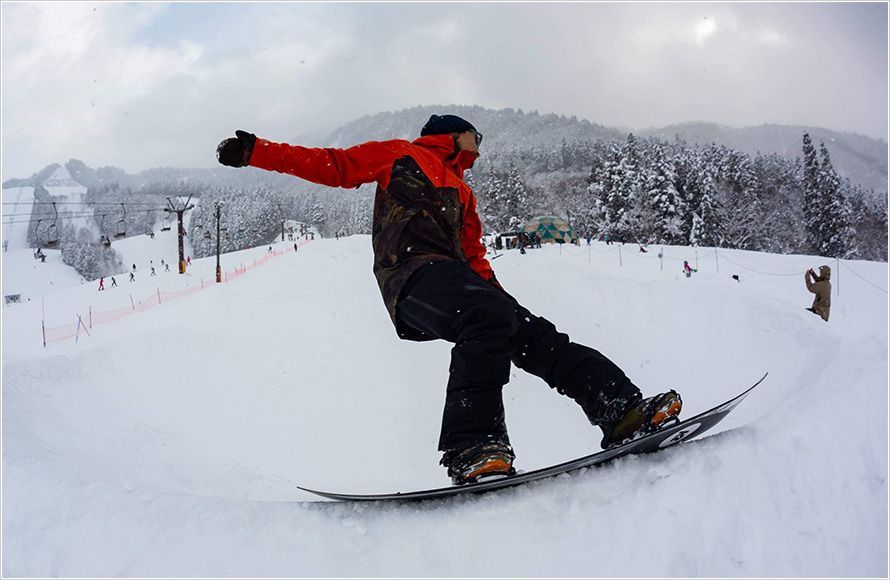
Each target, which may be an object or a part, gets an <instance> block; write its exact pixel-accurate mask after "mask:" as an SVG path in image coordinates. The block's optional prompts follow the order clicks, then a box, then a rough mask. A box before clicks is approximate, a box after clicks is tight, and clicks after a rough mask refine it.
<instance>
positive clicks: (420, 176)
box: [217, 115, 682, 485]
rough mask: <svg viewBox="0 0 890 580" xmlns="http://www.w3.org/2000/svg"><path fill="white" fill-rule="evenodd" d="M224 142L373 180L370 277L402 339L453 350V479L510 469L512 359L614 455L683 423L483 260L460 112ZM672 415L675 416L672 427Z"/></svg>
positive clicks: (236, 154) (233, 158) (445, 432)
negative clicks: (323, 133)
mask: <svg viewBox="0 0 890 580" xmlns="http://www.w3.org/2000/svg"><path fill="white" fill-rule="evenodd" d="M235 135H236V136H235V137H233V138H229V139H226V140H224V141H222V142H221V143H220V144H219V146H218V147H217V159H218V160H219V162H220V163H222V164H223V165H227V166H231V167H245V166H252V167H258V168H261V169H266V170H269V171H278V172H280V173H287V174H290V175H294V176H297V177H300V178H302V179H306V180H308V181H311V182H313V183H318V184H322V185H327V186H331V187H343V188H355V187H358V186H360V185H362V184H364V183H371V182H376V183H377V193H376V199H375V203H374V214H373V223H372V239H371V243H372V246H373V248H374V274H375V276H376V278H377V283H378V285H379V287H380V291H381V293H382V295H383V300H384V303H385V305H386V308H387V310H388V311H389V314H390V317H391V319H392V322H393V324H394V326H395V328H396V332H397V333H398V335H399V337H400V338H402V339H405V340H414V341H423V340H433V339H444V340H447V341H449V342H452V343H454V347H453V348H452V351H451V367H450V369H449V370H450V376H449V379H448V384H447V391H446V398H445V408H444V413H443V419H442V428H441V433H440V438H439V450H440V451H442V452H443V453H444V455H443V457H442V461H441V464H442V465H444V466H445V467H446V468H447V469H448V474H449V475H450V476H451V478H452V481H453V483H455V484H458V485H459V484H464V483H469V482H473V481H476V480H477V479H478V478H479V477H488V476H492V475H508V474H512V473H514V470H513V467H512V464H513V459H514V457H515V455H514V453H513V449H512V448H511V446H510V440H509V437H508V435H507V428H506V424H505V418H504V404H503V397H502V388H503V386H504V385H505V384H506V383H507V381H508V380H509V378H510V362H511V361H512V362H513V363H514V364H515V365H516V366H517V367H519V368H521V369H523V370H525V371H527V372H529V373H531V374H534V375H536V376H538V377H540V378H542V379H544V381H546V382H547V384H548V385H549V386H550V387H552V388H554V389H556V390H557V391H558V392H559V393H561V394H564V395H566V396H568V397H570V398H571V399H573V400H574V401H575V402H576V403H578V405H580V407H581V409H582V410H583V411H584V413H585V415H586V416H587V418H588V419H589V421H590V422H591V424H593V425H597V426H599V427H600V428H601V429H602V431H603V439H602V442H601V445H602V447H603V448H610V447H614V446H616V445H619V444H621V443H624V442H626V441H629V440H632V439H634V438H637V437H639V436H641V435H643V434H646V433H649V432H652V431H655V430H657V429H659V428H660V427H663V426H665V425H667V424H668V423H671V422H673V421H675V420H676V418H677V415H678V414H679V412H680V409H681V407H682V401H681V399H680V396H679V395H678V394H677V393H676V392H675V391H668V392H666V393H662V394H660V395H656V396H654V397H649V398H647V399H643V397H642V395H641V393H640V390H639V389H638V388H637V387H636V386H635V385H634V384H633V383H632V382H631V381H630V379H629V378H628V377H627V376H626V375H625V374H624V372H623V371H622V370H621V369H620V368H618V367H617V366H616V365H615V364H614V363H613V362H612V361H610V360H609V359H607V358H606V357H605V356H603V355H602V354H601V353H599V352H598V351H596V350H593V349H591V348H588V347H586V346H582V345H580V344H577V343H573V342H571V341H570V340H569V337H568V336H567V335H566V334H563V333H560V332H558V331H557V330H556V327H555V326H554V325H553V324H552V323H551V322H549V321H547V320H545V319H544V318H540V317H538V316H535V315H534V314H532V313H531V312H529V311H528V310H527V309H526V308H525V307H523V306H522V305H520V304H519V302H517V301H516V299H515V298H513V297H512V296H511V295H510V294H508V293H507V292H506V291H505V290H504V289H503V288H502V287H501V285H500V284H499V283H498V281H497V279H496V278H495V275H494V272H493V271H492V269H491V266H490V264H489V263H488V261H487V260H486V259H485V247H484V246H483V245H482V242H481V238H482V225H481V222H480V220H479V216H478V214H477V212H476V198H475V197H474V195H473V192H472V190H471V189H470V188H469V186H467V184H466V183H465V182H464V181H463V174H464V171H466V170H467V169H469V168H470V167H472V166H473V163H474V162H475V160H476V158H477V157H479V152H478V147H479V144H480V143H481V142H482V135H481V134H480V133H479V132H478V131H476V129H475V127H473V125H471V124H470V123H469V122H467V121H466V120H464V119H462V118H460V117H457V116H454V115H442V116H438V115H433V116H431V117H430V119H429V121H428V122H427V123H426V125H425V126H424V127H423V129H422V130H421V132H420V135H421V136H420V138H419V139H416V140H415V141H411V142H409V141H404V140H398V139H397V140H390V141H382V142H376V141H372V142H368V143H364V144H361V145H356V146H354V147H351V148H348V149H333V148H324V149H323V148H306V147H301V146H295V145H288V144H284V143H273V142H271V141H268V140H265V139H258V138H257V137H256V136H255V135H253V134H251V133H247V132H245V131H236V132H235ZM669 419H670V420H669Z"/></svg>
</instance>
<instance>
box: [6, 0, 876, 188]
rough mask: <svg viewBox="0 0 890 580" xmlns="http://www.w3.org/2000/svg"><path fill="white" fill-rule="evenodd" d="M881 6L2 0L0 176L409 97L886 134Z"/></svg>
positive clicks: (371, 108) (149, 152)
mask: <svg viewBox="0 0 890 580" xmlns="http://www.w3.org/2000/svg"><path fill="white" fill-rule="evenodd" d="M887 9H888V5H887V3H886V2H877V3H847V2H841V3H822V2H815V3H796V2H795V3H771V4H765V3H713V4H712V3H697V2H696V3H669V2H657V3H562V4H559V3H472V2H469V3H336V2H323V3H274V2H273V3H172V4H166V3H132V4H131V3H78V2H48V3H38V2H23V3H10V2H4V3H3V4H2V30H0V34H2V173H3V175H2V178H3V179H4V180H6V179H10V178H12V177H28V176H30V175H31V174H33V173H34V172H36V171H39V170H41V169H42V168H44V167H45V166H47V165H49V164H51V163H66V162H67V161H68V160H69V159H72V158H73V159H79V160H81V161H83V162H85V163H86V164H87V165H88V166H90V167H102V166H107V165H113V166H117V167H120V168H122V169H124V170H125V171H127V172H129V173H136V172H138V171H141V170H143V169H147V168H151V167H161V166H165V167H211V166H213V165H215V164H216V158H215V148H216V145H217V143H218V142H219V141H220V140H222V139H223V138H226V137H228V136H230V135H232V134H233V132H234V130H235V129H245V130H248V131H251V132H254V133H256V134H257V135H259V136H261V137H266V138H269V139H272V140H276V141H286V140H289V139H292V138H293V137H295V136H297V135H303V134H327V133H328V132H331V131H333V130H334V129H336V128H338V127H339V126H341V125H342V124H344V123H346V122H349V121H351V120H354V119H356V118H359V117H361V116H363V115H373V114H376V113H379V112H382V111H398V110H401V109H404V108H407V107H413V106H417V105H449V104H457V105H479V106H482V107H487V108H492V109H500V108H505V107H510V108H513V109H522V110H524V111H526V112H528V111H532V110H537V111H538V112H539V113H541V114H548V113H556V114H560V115H566V116H571V115H576V116H577V117H578V118H581V119H587V120H589V121H591V122H594V123H600V124H602V125H606V126H612V127H622V128H644V127H656V126H663V125H668V124H672V123H680V122H684V121H710V122H717V123H721V124H724V125H730V126H734V127H742V126H749V125H760V124H763V123H777V124H787V125H790V124H799V125H811V126H817V127H824V128H828V129H834V130H839V131H851V132H857V133H862V134H865V135H868V136H870V137H874V138H882V139H884V140H885V141H886V140H887V131H888V122H887V115H888V85H887V73H888V62H887V46H888V39H887V30H888V20H887ZM443 112H448V111H447V109H446V108H443ZM471 121H472V120H471ZM479 129H480V130H481V131H482V132H483V133H484V132H485V128H484V127H480V128H479ZM419 130H420V128H419V127H418V133H419ZM303 144H304V145H318V143H303Z"/></svg>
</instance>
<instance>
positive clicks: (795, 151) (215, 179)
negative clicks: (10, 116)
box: [3, 105, 888, 196]
mask: <svg viewBox="0 0 890 580" xmlns="http://www.w3.org/2000/svg"><path fill="white" fill-rule="evenodd" d="M443 113H450V114H455V115H460V116H462V117H464V118H466V119H468V120H470V122H472V123H473V124H474V125H475V126H476V128H477V129H478V130H479V131H480V132H481V133H483V134H484V135H485V140H484V149H485V150H487V151H489V152H495V153H497V152H506V151H508V150H511V149H516V148H525V147H532V146H541V147H545V148H546V147H548V146H549V147H554V148H556V147H559V145H560V144H561V143H562V142H563V141H567V142H572V141H579V140H584V141H597V140H600V139H602V140H610V139H617V140H625V139H626V138H627V134H628V133H629V132H633V133H634V134H635V135H637V136H638V137H656V138H659V139H662V140H666V141H673V140H674V139H676V138H677V137H679V138H680V139H682V140H684V141H686V142H687V143H690V144H700V145H705V144H710V143H714V144H717V145H723V146H725V147H727V148H730V149H734V150H736V151H740V152H742V153H747V154H749V155H755V154H757V153H758V152H760V153H762V154H764V155H766V154H770V153H776V154H779V155H781V156H783V157H786V158H789V159H794V158H799V157H801V156H802V152H801V146H802V137H803V134H804V133H806V132H809V134H810V136H811V137H812V139H813V142H814V143H816V144H817V145H818V143H819V142H820V141H825V144H826V145H827V147H828V150H829V152H830V154H831V161H832V164H833V165H834V168H835V170H837V172H838V173H839V174H840V175H841V177H842V178H848V179H850V181H851V182H852V183H853V184H858V185H861V186H863V187H864V188H865V189H867V190H874V192H875V194H876V195H877V196H882V195H884V194H885V192H886V191H887V165H888V146H887V143H885V142H884V141H882V140H876V139H872V138H870V137H865V136H863V135H858V134H853V133H839V132H836V131H830V130H828V129H821V128H819V127H803V126H789V125H761V126H758V127H745V128H741V129H735V128H732V127H727V126H723V125H718V124H715V123H700V122H692V123H683V124H679V125H671V126H668V127H663V128H658V129H640V130H627V129H616V128H610V127H606V126H604V125H600V124H597V123H591V122H590V121H587V120H584V119H578V118H576V117H566V116H564V115H554V114H547V115H541V114H539V113H538V112H537V111H529V112H524V111H522V110H521V109H518V110H513V109H509V108H507V109H500V110H493V109H486V108H483V107H468V106H456V105H433V106H422V107H412V108H409V109H404V110H401V111H397V112H383V113H378V114H376V115H366V116H364V117H362V118H360V119H356V120H355V121H352V122H350V123H347V124H345V125H343V126H342V127H340V128H338V129H337V130H335V131H333V132H332V133H331V134H330V135H329V136H327V137H324V138H320V139H317V138H310V137H305V136H304V137H302V138H301V137H294V138H293V139H292V141H291V142H293V143H299V144H304V145H307V146H325V147H349V146H351V145H355V144H358V143H363V142H365V141H372V140H376V141H381V140H386V139H408V140H413V139H416V138H417V137H418V136H419V135H420V129H421V128H422V127H423V125H424V124H425V123H426V121H427V119H429V117H430V115H432V114H443ZM67 166H68V169H69V171H70V172H71V174H72V176H74V178H75V179H76V180H77V181H78V182H79V183H81V184H82V185H85V186H88V187H91V186H96V185H98V184H102V183H109V182H117V183H118V184H120V185H121V186H123V187H131V188H133V189H138V188H141V187H142V186H144V185H145V184H147V183H163V182H180V181H190V182H200V183H206V184H209V185H223V184H225V185H230V186H236V187H237V186H247V185H250V184H257V183H263V184H267V185H274V186H279V187H284V188H289V187H288V181H292V180H289V178H286V177H285V178H283V179H281V178H282V176H280V175H272V174H269V173H267V172H262V171H259V170H256V171H252V170H248V171H242V172H237V174H235V173H233V172H231V171H225V170H224V168H213V169H185V168H172V167H158V168H152V169H148V170H146V171H142V172H140V173H138V174H136V175H128V174H126V173H125V172H124V171H122V170H120V169H117V168H115V167H102V168H99V169H95V170H94V169H90V168H88V167H86V166H85V165H84V164H83V163H82V162H80V161H77V160H71V161H69V162H68V164H67ZM57 167H58V165H56V164H54V165H51V166H49V167H47V169H45V170H43V171H41V172H40V173H37V174H34V175H32V176H31V177H29V178H24V179H21V178H20V179H9V180H7V181H5V182H4V183H3V187H4V188H8V187H22V186H34V185H37V184H39V183H41V182H42V181H43V180H44V179H46V178H47V176H49V175H51V174H52V172H53V170H54V169H55V168H57ZM220 169H223V170H222V171H220Z"/></svg>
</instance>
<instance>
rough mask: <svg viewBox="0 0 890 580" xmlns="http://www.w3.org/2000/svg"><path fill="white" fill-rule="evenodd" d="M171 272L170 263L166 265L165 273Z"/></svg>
mask: <svg viewBox="0 0 890 580" xmlns="http://www.w3.org/2000/svg"><path fill="white" fill-rule="evenodd" d="M169 271H170V263H169V262H168V263H166V264H164V272H169Z"/></svg>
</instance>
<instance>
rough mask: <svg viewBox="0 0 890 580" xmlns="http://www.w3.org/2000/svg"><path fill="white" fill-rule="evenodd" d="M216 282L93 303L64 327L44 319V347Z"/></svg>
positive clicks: (236, 273)
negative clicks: (117, 303) (123, 301)
mask: <svg viewBox="0 0 890 580" xmlns="http://www.w3.org/2000/svg"><path fill="white" fill-rule="evenodd" d="M307 243H308V240H306V241H303V242H300V243H298V244H297V246H298V247H299V246H302V245H304V244H307ZM293 251H295V248H294V247H293V246H287V248H285V249H284V250H282V251H277V250H273V251H272V252H271V253H268V254H266V255H265V256H263V257H262V258H259V259H257V260H254V261H253V263H252V264H250V265H247V266H241V267H237V268H235V269H234V270H233V271H231V272H223V273H222V276H221V279H222V281H223V282H229V281H231V280H234V279H236V278H238V277H240V276H241V275H243V274H244V273H245V272H247V271H249V270H252V269H254V268H256V267H257V266H259V265H261V264H265V263H266V262H268V261H269V260H271V259H272V258H277V257H278V256H282V255H284V254H287V253H289V252H293ZM215 285H216V280H215V279H214V280H209V281H208V280H201V283H200V284H199V285H195V286H190V287H189V288H184V289H182V290H173V291H166V290H161V289H160V288H159V289H158V290H157V292H155V293H154V294H152V295H151V296H147V297H145V298H143V299H142V300H139V301H136V300H134V299H133V296H132V294H131V295H130V306H123V307H121V308H115V309H112V310H93V308H92V307H91V306H90V307H88V309H87V312H85V313H84V312H77V313H75V318H76V320H74V321H73V322H69V323H68V324H63V325H61V326H46V321H45V320H43V321H41V326H42V331H43V346H44V347H46V345H47V344H49V343H51V342H57V341H59V340H65V339H68V338H74V337H76V336H78V335H79V334H80V333H81V332H84V333H86V334H87V335H89V331H90V330H91V329H92V328H93V326H94V325H97V324H104V323H106V322H113V321H115V320H120V319H121V318H123V317H125V316H129V315H130V314H133V313H136V312H144V311H145V310H148V309H149V308H153V307H155V306H158V305H159V304H163V303H165V302H170V301H172V300H176V299H177V298H182V297H183V296H188V295H190V294H194V293H195V292H199V291H201V290H204V289H205V288H210V287H211V286H215Z"/></svg>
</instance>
